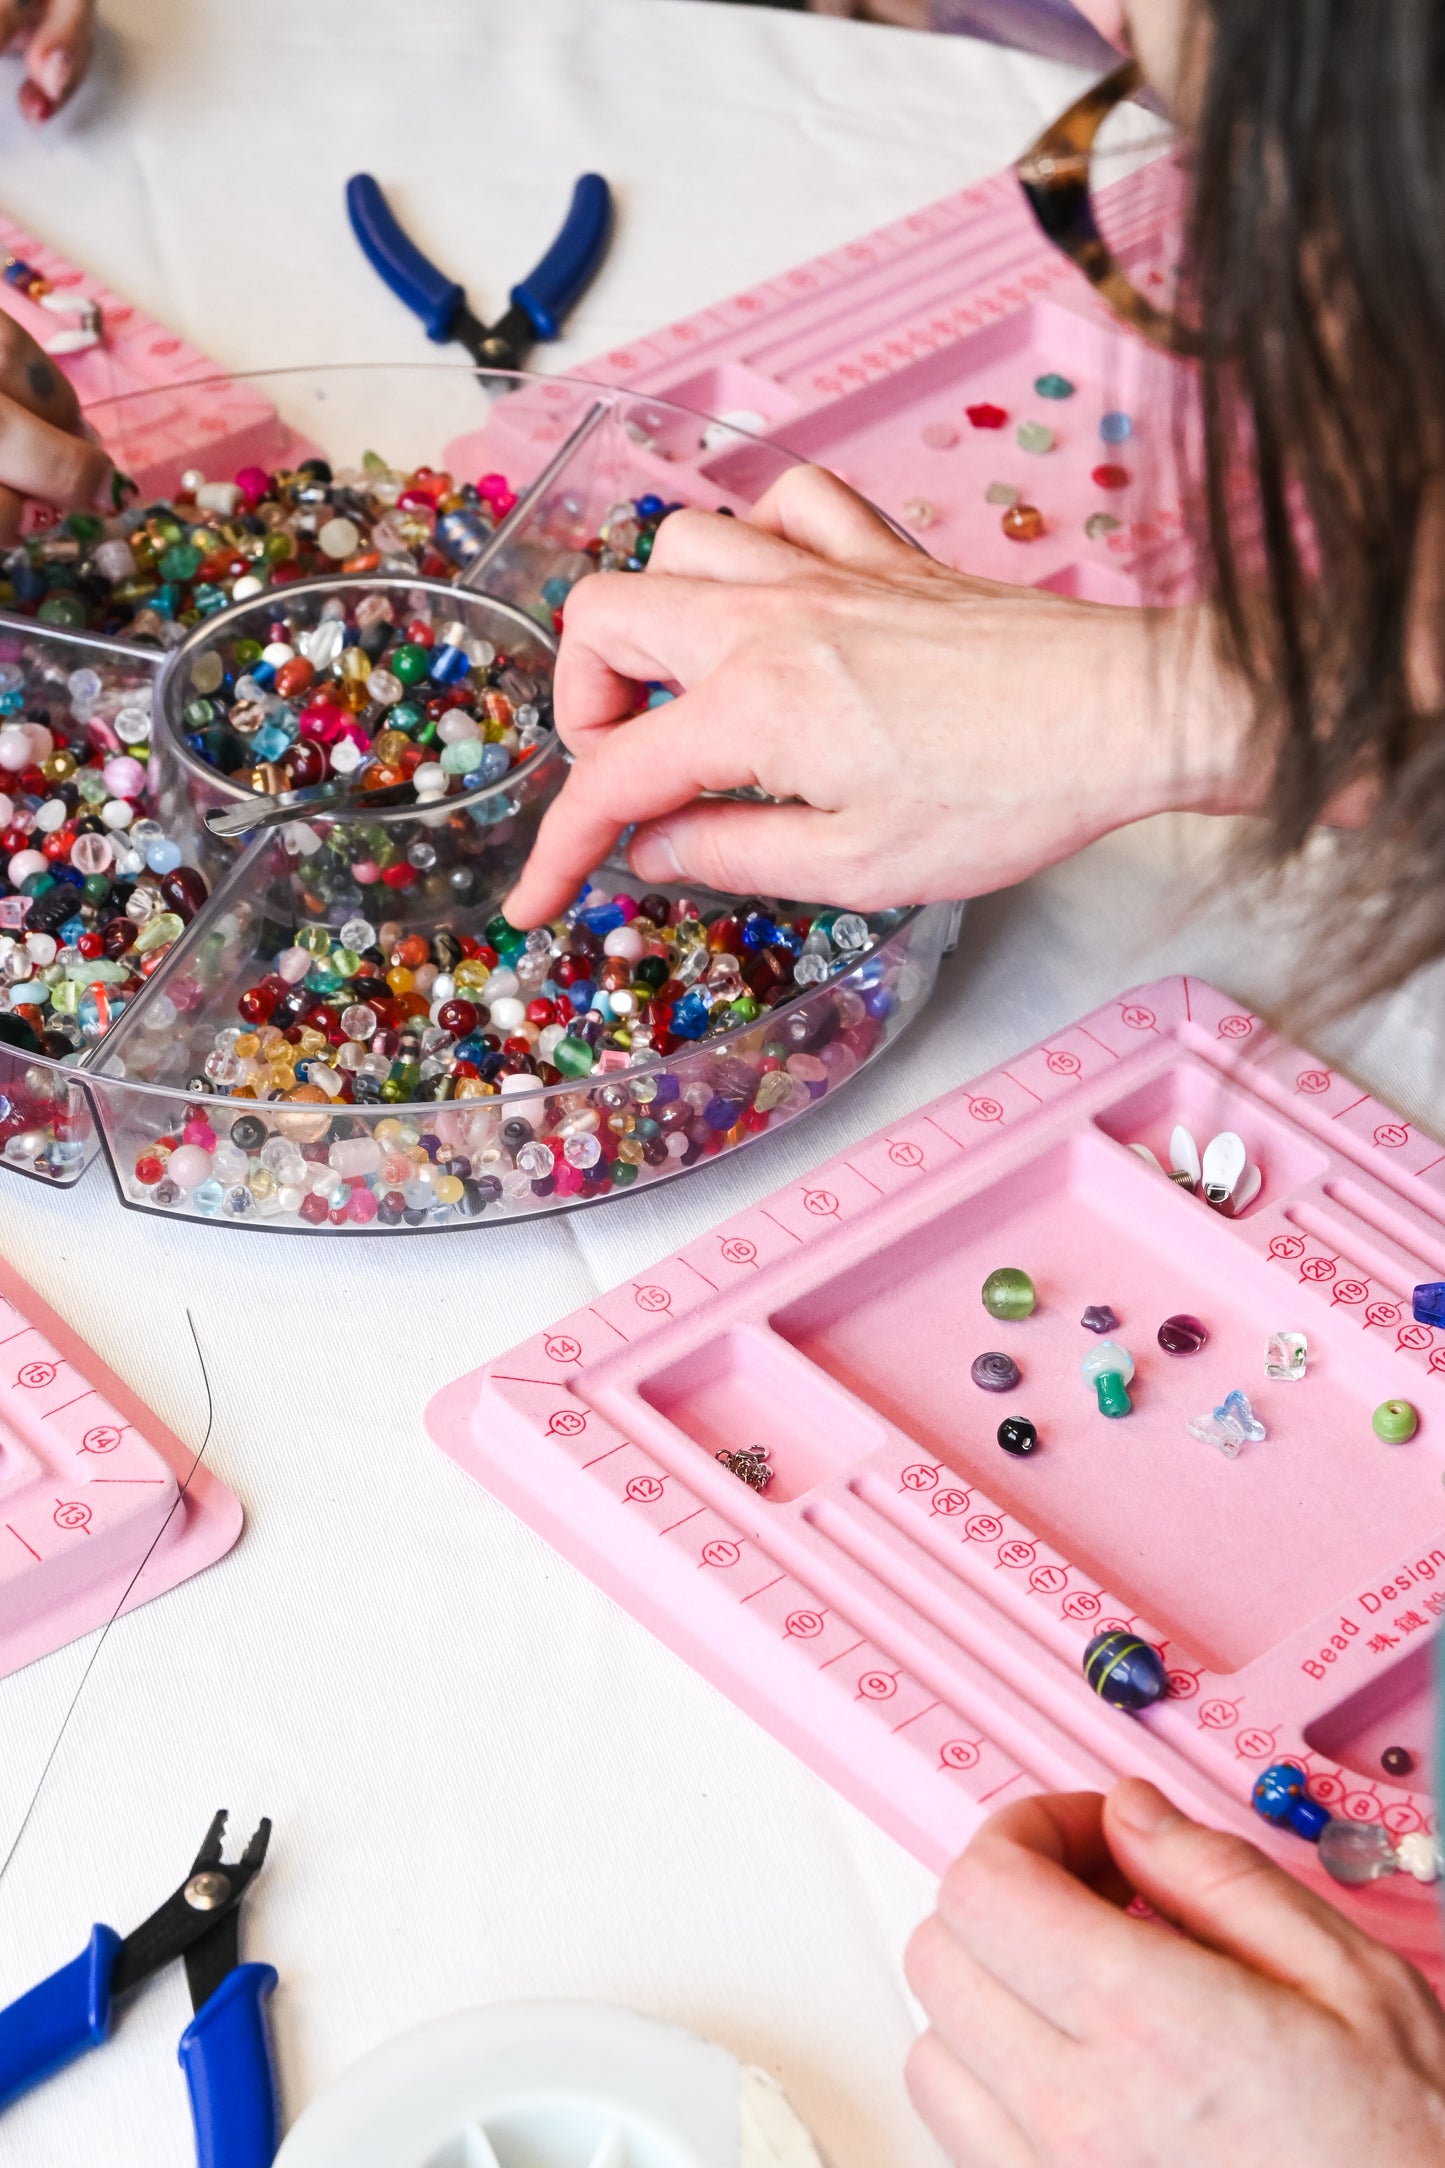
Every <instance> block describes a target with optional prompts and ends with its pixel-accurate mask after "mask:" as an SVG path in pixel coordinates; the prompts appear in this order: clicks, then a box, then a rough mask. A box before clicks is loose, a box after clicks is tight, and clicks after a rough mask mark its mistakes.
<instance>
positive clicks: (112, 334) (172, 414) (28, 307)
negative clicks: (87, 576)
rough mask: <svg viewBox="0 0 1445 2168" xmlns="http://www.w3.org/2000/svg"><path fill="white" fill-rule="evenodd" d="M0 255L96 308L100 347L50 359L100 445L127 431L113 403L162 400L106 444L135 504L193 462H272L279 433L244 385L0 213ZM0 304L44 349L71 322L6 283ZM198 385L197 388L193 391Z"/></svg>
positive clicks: (220, 468)
mask: <svg viewBox="0 0 1445 2168" xmlns="http://www.w3.org/2000/svg"><path fill="white" fill-rule="evenodd" d="M0 252H3V254H4V255H6V256H16V257H19V258H20V259H21V260H22V261H23V262H25V263H27V264H30V265H31V266H33V268H34V269H35V270H37V271H39V272H41V273H42V274H43V275H44V277H45V278H47V279H48V280H49V281H50V284H51V285H52V286H53V287H54V289H55V291H56V294H57V296H59V297H63V298H75V299H84V300H87V301H91V302H94V303H95V304H96V305H97V306H98V307H99V309H100V312H101V327H102V333H101V339H100V342H99V344H98V345H95V346H92V347H89V348H87V349H86V350H85V351H84V352H82V353H72V354H62V355H58V356H57V357H56V358H57V365H58V366H59V367H60V368H62V369H63V370H64V371H65V374H66V375H67V376H68V377H69V379H70V381H71V383H72V384H73V385H74V387H75V392H76V396H77V397H78V398H79V400H80V403H81V406H82V407H83V408H84V409H85V410H86V412H87V414H88V415H89V417H90V420H91V423H92V426H94V427H95V428H96V429H98V431H99V433H100V435H101V437H102V439H103V440H104V441H106V442H107V444H112V443H113V440H115V439H116V437H117V436H118V435H122V436H123V435H125V434H126V432H124V431H120V432H118V431H117V430H116V428H115V426H114V424H115V419H116V416H115V402H116V401H117V400H123V399H126V398H128V397H131V396H132V395H134V394H135V393H136V392H151V393H160V394H164V395H166V396H164V397H160V398H153V399H151V400H150V401H148V402H147V405H146V428H145V432H144V435H143V436H142V437H138V438H134V439H132V440H130V441H127V442H125V443H124V445H123V446H122V445H121V444H120V443H119V442H114V443H113V448H114V449H115V450H116V451H117V452H120V451H121V450H122V449H123V450H124V452H125V456H126V458H128V459H129V460H130V461H131V465H130V467H129V469H128V471H129V472H130V474H131V477H132V479H133V480H134V481H135V482H136V483H138V484H139V487H140V490H141V494H142V496H143V497H145V498H154V497H159V496H163V495H165V494H166V493H167V492H168V491H170V490H173V489H174V487H175V485H176V483H177V482H178V481H179V480H180V477H181V475H182V473H183V472H184V471H185V469H186V468H187V467H190V466H195V465H197V464H202V465H205V466H206V467H207V469H208V471H210V472H212V473H214V474H226V475H229V474H231V473H233V472H234V470H235V468H236V467H237V466H241V465H244V464H246V462H247V461H248V460H251V459H256V458H265V457H267V456H270V457H271V458H273V459H274V457H275V449H276V445H277V442H278V438H279V437H281V436H282V435H284V432H283V431H282V430H281V429H280V425H279V424H278V420H277V415H276V410H275V408H274V407H273V406H272V405H271V404H270V402H269V401H268V400H266V399H263V398H261V397H260V396H259V395H258V394H257V393H256V392H254V391H252V390H249V389H248V388H247V386H246V384H245V383H244V381H242V382H230V381H227V380H225V379H224V378H222V377H221V375H220V372H219V370H218V369H217V366H216V364H215V362H213V361H211V360H209V359H208V357H207V356H206V355H204V354H202V353H201V352H199V351H198V349H197V348H195V347H194V346H189V345H188V344H187V343H186V341H185V340H184V339H180V338H177V337H176V335H175V333H174V332H172V331H167V330H166V329H165V328H164V327H163V326H162V325H160V324H157V323H155V322H153V321H152V319H151V318H150V317H148V316H145V315H143V314H142V312H141V311H140V310H139V309H137V308H135V307H134V306H133V305H132V304H131V303H130V302H128V301H125V300H123V299H122V298H121V297H120V296H119V295H118V294H113V293H111V292H110V291H109V290H108V289H107V288H106V287H104V286H102V285H101V283H100V281H99V280H98V279H94V278H91V277H90V276H89V274H88V273H86V272H83V271H79V270H77V269H76V267H75V265H74V264H72V263H69V262H67V261H66V259H65V258H64V257H63V256H60V255H58V254H57V253H56V251H55V250H54V249H52V248H48V247H47V246H46V245H45V243H44V242H42V241H38V240H37V239H36V238H35V236H34V235H33V234H30V233H27V232H26V231H25V229H24V228H23V227H21V226H17V225H16V224H15V223H14V221H13V220H12V219H9V218H5V217H3V216H0ZM0 306H3V308H4V310H5V312H6V314H7V315H9V316H13V317H14V318H15V320H16V322H17V323H19V324H20V325H21V326H22V328H23V329H24V330H26V331H28V332H29V333H30V335H31V337H32V338H33V339H35V340H37V341H38V343H39V344H40V345H41V346H48V345H49V344H50V343H51V342H52V341H53V340H55V339H56V338H57V336H58V335H60V334H62V333H63V332H64V330H65V329H66V327H67V326H69V325H72V324H74V323H75V322H76V320H77V319H76V318H75V317H74V316H71V315H62V314H58V313H56V312H55V311H54V310H53V309H49V308H46V307H45V306H44V305H43V304H42V303H41V302H39V301H32V300H31V299H30V297H29V296H28V295H27V294H26V293H24V292H23V291H22V290H21V289H20V288H19V287H16V286H11V285H9V284H8V283H6V284H0ZM197 380H203V381H202V382H201V383H199V384H198V383H197ZM205 380H208V381H205Z"/></svg>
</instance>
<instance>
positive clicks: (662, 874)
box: [627, 828, 686, 881]
mask: <svg viewBox="0 0 1445 2168" xmlns="http://www.w3.org/2000/svg"><path fill="white" fill-rule="evenodd" d="M627 858H628V863H629V865H630V866H631V867H632V870H633V872H634V873H635V874H637V875H638V877H639V878H640V879H641V880H644V881H681V880H684V879H686V875H685V874H684V873H683V870H682V860H681V859H680V858H679V857H678V855H677V852H676V851H675V850H674V849H673V845H672V837H671V836H670V835H669V834H668V832H667V830H666V829H665V828H649V829H647V830H646V831H645V832H644V833H643V834H642V835H640V836H639V837H638V838H637V840H636V841H635V843H634V844H633V846H632V848H631V850H630V851H629V852H628V854H627Z"/></svg>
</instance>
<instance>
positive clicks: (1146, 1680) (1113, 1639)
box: [1084, 1626, 1169, 1714]
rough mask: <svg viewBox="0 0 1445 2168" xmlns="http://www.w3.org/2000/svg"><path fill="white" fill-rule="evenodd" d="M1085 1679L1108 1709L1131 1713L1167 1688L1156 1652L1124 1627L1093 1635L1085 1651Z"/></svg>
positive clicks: (1144, 1707) (1154, 1698) (1116, 1627)
mask: <svg viewBox="0 0 1445 2168" xmlns="http://www.w3.org/2000/svg"><path fill="white" fill-rule="evenodd" d="M1084 1677H1085V1678H1086V1679H1087V1680H1088V1682H1089V1684H1090V1686H1092V1687H1093V1689H1094V1692H1095V1693H1096V1694H1098V1695H1099V1696H1100V1698H1101V1699H1102V1700H1104V1701H1107V1702H1108V1703H1109V1706H1110V1707H1111V1708H1114V1709H1127V1710H1128V1711H1129V1712H1130V1714H1133V1713H1134V1712H1136V1711H1137V1710H1139V1709H1147V1708H1148V1707H1149V1706H1150V1704H1151V1702H1155V1701H1158V1700H1160V1699H1161V1698H1162V1697H1163V1695H1164V1694H1165V1693H1167V1691H1168V1688H1169V1675H1168V1673H1167V1672H1166V1671H1165V1669H1164V1666H1163V1663H1162V1662H1161V1661H1160V1657H1159V1651H1158V1650H1157V1649H1155V1648H1151V1647H1150V1645H1149V1643H1148V1642H1147V1641H1143V1640H1141V1639H1140V1637H1139V1635H1138V1634H1136V1633H1130V1632H1129V1630H1128V1628H1127V1627H1123V1626H1114V1627H1111V1628H1110V1629H1109V1630H1108V1632H1106V1633H1101V1634H1095V1636H1094V1638H1093V1640H1092V1641H1091V1642H1090V1643H1089V1645H1088V1647H1087V1648H1086V1649H1085V1651H1084Z"/></svg>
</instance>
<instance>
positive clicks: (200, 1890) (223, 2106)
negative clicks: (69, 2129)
mask: <svg viewBox="0 0 1445 2168" xmlns="http://www.w3.org/2000/svg"><path fill="white" fill-rule="evenodd" d="M225 1828H226V1810H225V1808H224V1807H223V1808H222V1809H221V1812H220V1813H219V1814H218V1815H217V1816H216V1818H215V1820H214V1821H213V1822H212V1824H211V1826H210V1828H209V1829H208V1830H207V1832H206V1841H205V1843H204V1844H203V1845H202V1846H201V1849H200V1851H199V1852H197V1854H196V1857H195V1862H194V1864H193V1866H192V1868H191V1871H190V1873H189V1874H188V1875H187V1876H186V1879H185V1881H184V1882H183V1883H182V1884H181V1887H180V1888H179V1889H178V1890H176V1891H175V1893H174V1894H173V1895H172V1896H170V1897H168V1898H167V1899H166V1901H165V1903H164V1904H163V1905H162V1906H161V1907H160V1909H159V1910H158V1911H156V1912H153V1913H152V1914H151V1916H150V1918H149V1919H148V1920H146V1921H145V1922H144V1923H143V1925H141V1926H140V1927H137V1929H136V1930H135V1933H134V1934H131V1935H127V1936H126V1938H125V1940H124V1941H123V1942H122V1940H121V1938H120V1936H119V1935H118V1934H117V1933H116V1931H115V1929H114V1928H113V1927H93V1928H92V1929H91V1933H90V1941H89V1943H88V1945H87V1946H86V1948H85V1949H83V1950H82V1951H81V1953H80V1955H79V1957H77V1958H75V1959H73V1960H72V1962H71V1963H70V1964H68V1965H63V1966H62V1967H61V1969H60V1971H59V1972H55V1973H52V1974H51V1976H50V1978H49V1979H48V1980H42V1981H41V1983H40V1985H39V1987H32V1988H31V1990H30V1992H29V1994H28V1995H22V1996H21V1997H20V1999H19V2001H18V2002H12V2003H11V2005H10V2007H9V2009H8V2010H0V2108H4V2107H5V2106H6V2105H7V2104H8V2103H9V2102H10V2101H12V2100H16V2099H18V2098H19V2096H20V2094H21V2093H28V2092H29V2091H30V2089H31V2087H32V2086H35V2085H39V2084H40V2082H41V2081H42V2079H44V2078H48V2077H50V2076H51V2075H52V2073H53V2072H55V2071H57V2070H61V2069H63V2068H64V2066H65V2065H66V2064H67V2063H69V2062H73V2061H74V2060H75V2058H76V2057H77V2056H78V2055H83V2054H84V2053H85V2051H86V2049H87V2048H98V2047H100V2046H101V2044H102V2043H103V2042H104V2040H105V2039H106V2038H107V2036H108V2035H109V2032H110V2018H111V2010H112V2008H113V2006H114V2004H115V2003H116V2002H117V2001H118V2000H119V1998H120V1997H121V1996H122V1995H126V1994H129V1992H130V1990H131V1989H132V1988H134V1987H139V1986H140V1984H141V1982H142V1980H148V1979H149V1978H150V1976H151V1974H152V1973H154V1972H159V1971H161V1969H162V1968H163V1967H164V1966H166V1965H169V1964H171V1963H172V1962H173V1961H174V1960H175V1959H176V1958H178V1957H184V1959H185V1961H186V1980H187V1982H188V1984H189V1986H190V1990H191V2008H192V2009H193V2010H194V2011H195V2013H196V2014H195V2016H194V2017H193V2018H192V2020H191V2022H190V2024H189V2025H188V2026H187V2027H186V2029H185V2031H184V2032H183V2033H182V2034H181V2045H180V2062H181V2068H182V2069H183V2070H184V2071H185V2074H186V2084H187V2085H188V2087H189V2088H190V2095H191V2119H192V2121H193V2122H194V2124H195V2130H196V2161H197V2168H271V2162H272V2161H273V2160H274V2159H275V2156H276V2148H277V2146H278V2144H279V2143H280V2128H279V2124H278V2119H277V2113H276V2082H275V2078H274V2076H273V2073H272V2069H271V2045H270V2042H269V2040H268V2039H267V2036H266V2000H267V1997H268V1996H269V1995H270V1993H271V1990H272V1988H273V1987H274V1986H275V1985H276V1974H275V1972H274V1971H273V1969H272V1968H271V1966H270V1965H243V1964H242V1963H241V1962H240V1952H239V1947H238V1939H237V1937H238V1928H239V1923H240V1916H241V1899H242V1897H243V1896H244V1895H245V1892H246V1890H247V1888H248V1887H249V1885H250V1883H251V1882H252V1880H253V1879H254V1878H255V1876H256V1874H257V1872H258V1871H259V1869H260V1865H261V1862H262V1860H263V1859H264V1858H265V1857H266V1846H267V1844H268V1843H269V1841H270V1837H271V1824H270V1823H269V1822H267V1821H263V1822H262V1823H261V1825H260V1827H259V1828H258V1829H257V1831H256V1834H255V1836H254V1837H253V1838H252V1839H251V1841H250V1843H249V1844H248V1845H247V1847H246V1849H245V1851H244V1852H243V1853H242V1854H241V1857H240V1858H239V1859H238V1860H237V1861H236V1862H235V1864H234V1865H233V1866H227V1865H225V1864H224V1863H223V1861H222V1859H221V1839H222V1837H223V1835H224V1833H225Z"/></svg>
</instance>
